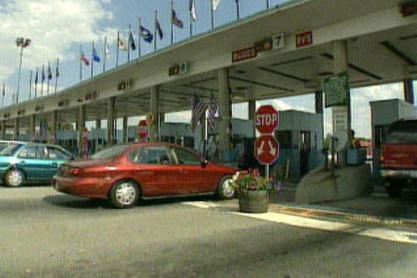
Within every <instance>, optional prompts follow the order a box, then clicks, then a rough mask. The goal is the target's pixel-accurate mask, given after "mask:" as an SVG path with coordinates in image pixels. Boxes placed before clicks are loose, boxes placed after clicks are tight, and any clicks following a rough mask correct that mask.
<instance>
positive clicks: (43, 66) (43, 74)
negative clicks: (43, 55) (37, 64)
mask: <svg viewBox="0 0 417 278" xmlns="http://www.w3.org/2000/svg"><path fill="white" fill-rule="evenodd" d="M44 76H45V65H42V76H41V81H42V83H41V96H43V81H44V78H43V77H44Z"/></svg>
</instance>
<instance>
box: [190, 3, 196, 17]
mask: <svg viewBox="0 0 417 278" xmlns="http://www.w3.org/2000/svg"><path fill="white" fill-rule="evenodd" d="M190 15H191V19H192V20H193V21H196V20H197V12H196V9H195V2H194V0H190Z"/></svg>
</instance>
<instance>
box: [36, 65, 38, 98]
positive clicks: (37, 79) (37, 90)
mask: <svg viewBox="0 0 417 278" xmlns="http://www.w3.org/2000/svg"><path fill="white" fill-rule="evenodd" d="M37 87H38V67H36V76H35V98H36V97H37V93H38V88H37Z"/></svg>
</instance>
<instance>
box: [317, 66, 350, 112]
mask: <svg viewBox="0 0 417 278" xmlns="http://www.w3.org/2000/svg"><path fill="white" fill-rule="evenodd" d="M323 89H324V94H325V95H326V105H325V106H326V107H331V106H340V105H347V104H348V103H347V94H348V92H349V74H348V73H347V72H342V73H339V74H336V75H333V76H330V77H328V78H326V79H324V85H323Z"/></svg>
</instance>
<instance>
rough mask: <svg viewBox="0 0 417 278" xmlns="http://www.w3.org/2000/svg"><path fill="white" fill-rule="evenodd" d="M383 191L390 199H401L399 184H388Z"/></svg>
mask: <svg viewBox="0 0 417 278" xmlns="http://www.w3.org/2000/svg"><path fill="white" fill-rule="evenodd" d="M385 191H386V192H387V193H388V195H389V196H390V197H391V198H399V197H401V192H402V186H401V183H400V182H390V183H389V185H387V186H386V187H385Z"/></svg>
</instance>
